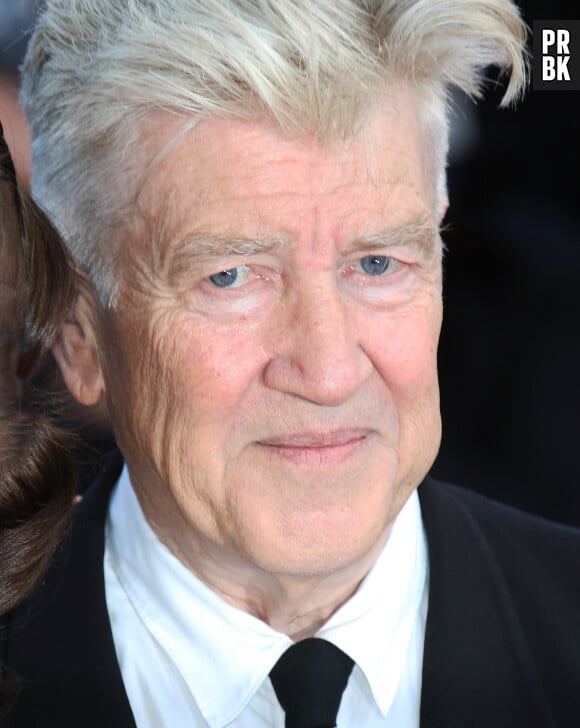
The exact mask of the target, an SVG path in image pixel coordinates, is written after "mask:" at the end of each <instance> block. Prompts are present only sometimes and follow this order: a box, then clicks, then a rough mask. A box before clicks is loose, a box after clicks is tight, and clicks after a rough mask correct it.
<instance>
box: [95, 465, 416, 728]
mask: <svg viewBox="0 0 580 728" xmlns="http://www.w3.org/2000/svg"><path fill="white" fill-rule="evenodd" d="M107 532H108V535H107V539H108V544H107V548H108V550H109V553H110V556H111V563H112V566H113V568H114V570H115V572H116V574H117V578H118V579H119V582H120V583H121V585H122V587H123V589H124V591H125V593H126V595H127V597H128V599H129V601H130V602H131V604H132V606H133V608H134V609H135V612H136V613H137V615H138V617H139V618H140V619H141V620H142V622H143V623H144V624H145V626H146V627H147V629H148V631H149V633H150V634H151V635H152V637H153V639H155V640H156V641H157V643H158V644H159V645H160V646H161V647H162V649H163V650H164V651H165V652H166V654H167V656H168V658H169V659H170V660H172V661H173V663H174V664H175V666H176V668H177V669H178V670H179V672H180V673H181V675H182V677H183V679H184V681H185V682H186V684H187V685H188V687H189V689H190V691H191V693H192V695H193V696H194V698H195V700H196V702H197V705H198V707H199V709H200V711H201V712H202V714H203V716H204V718H205V720H206V721H207V722H208V725H210V726H212V727H217V726H224V725H226V724H227V723H229V722H231V721H233V720H234V719H235V718H236V717H237V716H238V715H239V714H240V713H241V712H242V710H243V709H244V708H245V706H246V705H247V704H248V702H249V701H250V700H251V699H252V697H253V696H254V694H255V692H256V691H257V690H258V688H259V686H260V685H261V684H262V682H263V681H264V680H265V679H266V678H267V676H268V674H269V672H270V670H271V668H272V667H273V665H274V664H275V663H276V661H277V660H278V658H279V657H280V655H281V654H282V653H283V652H284V651H285V650H286V649H287V648H288V647H289V646H290V645H291V644H292V641H291V640H290V638H289V637H288V636H287V635H284V634H281V633H279V632H276V631H275V630H273V629H272V628H271V627H269V626H268V625H267V624H265V623H264V622H262V621H261V620H259V619H257V618H255V617H253V616H252V615H250V614H248V613H246V612H244V611H242V610H240V609H237V608H236V607H234V606H232V605H230V604H229V603H227V602H226V601H224V600H223V599H222V598H221V597H220V596H219V595H218V594H216V593H215V592H214V591H212V590H211V589H209V587H207V586H206V585H205V584H204V583H203V582H201V581H200V580H199V579H198V578H197V577H196V576H195V575H194V574H192V573H191V571H189V569H187V568H186V567H185V566H184V565H183V564H182V563H181V562H180V561H179V560H178V559H177V558H176V557H175V556H174V555H173V554H172V553H171V552H170V551H169V549H167V547H166V546H165V545H164V544H162V543H161V541H159V539H158V538H157V536H156V535H155V533H154V532H153V530H152V529H151V527H150V526H149V524H148V522H147V520H146V518H145V516H144V514H143V512H142V510H141V507H140V505H139V502H138V500H137V498H136V496H135V494H134V491H133V488H132V487H131V483H130V480H129V474H128V470H127V468H126V467H125V468H124V470H123V472H122V474H121V478H120V480H119V483H118V485H117V488H116V490H115V493H114V494H113V499H112V501H111V507H110V511H109V520H108V528H107ZM426 580H427V547H426V542H425V536H424V533H423V528H422V524H421V514H420V508H419V501H418V497H417V494H416V493H413V494H412V496H411V497H410V498H409V500H408V501H407V503H406V504H405V506H404V507H403V509H402V510H401V512H400V513H399V515H398V516H397V518H396V520H395V522H394V523H393V526H392V528H391V532H390V534H389V538H388V540H387V543H386V545H385V547H384V548H383V550H382V552H381V554H380V555H379V558H378V559H377V561H376V562H375V564H374V566H373V568H372V569H371V571H370V572H369V573H368V574H367V576H366V577H365V579H364V580H363V582H362V583H361V584H360V586H359V588H358V590H357V592H356V593H355V594H354V595H353V597H351V599H350V600H349V601H348V602H346V603H345V604H344V605H343V606H342V607H341V608H340V609H339V610H337V612H336V613H335V614H334V615H333V616H332V618H331V619H330V620H329V621H328V622H327V623H326V624H325V625H324V626H323V628H322V629H321V630H320V631H319V632H318V635H317V636H319V637H323V638H325V639H327V640H329V641H330V642H333V643H334V644H336V645H337V646H338V647H340V648H341V649H342V650H343V651H344V652H346V653H347V654H349V655H350V656H351V657H352V659H353V660H354V661H355V662H356V663H357V665H358V666H359V667H360V669H361V670H362V671H363V673H364V675H365V676H366V679H367V680H368V682H369V685H370V687H371V690H372V692H373V696H374V699H375V701H376V703H377V705H378V707H379V709H380V711H381V713H383V715H386V713H387V712H388V709H389V707H390V705H391V703H392V700H393V698H394V694H395V691H396V688H397V685H398V683H399V679H400V675H401V671H402V665H403V664H404V661H405V660H404V658H405V652H406V650H407V649H408V642H409V639H410V633H411V630H412V625H413V624H414V620H415V618H416V616H417V612H418V610H419V609H420V605H421V602H422V600H423V602H424V600H425V595H426ZM369 635H372V638H371V639H369Z"/></svg>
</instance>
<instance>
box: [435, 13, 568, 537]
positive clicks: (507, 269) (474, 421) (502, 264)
mask: <svg viewBox="0 0 580 728" xmlns="http://www.w3.org/2000/svg"><path fill="white" fill-rule="evenodd" d="M521 7H522V10H523V12H524V15H525V18H526V20H527V22H528V24H529V25H530V26H532V23H533V20H544V19H566V18H574V17H576V18H580V5H579V6H577V8H576V10H575V11H574V8H573V5H572V3H569V2H566V3H564V2H558V1H557V0H556V1H555V2H547V0H537V1H530V0H526V1H525V2H522V3H521ZM574 13H575V14H574ZM530 43H531V40H530ZM490 91H491V92H490V93H488V94H487V95H486V99H485V101H484V102H480V103H479V104H478V105H477V106H475V107H473V106H465V105H464V103H463V102H462V100H461V99H459V101H458V108H457V113H456V122H455V125H454V126H455V129H454V138H455V142H456V143H455V144H454V147H453V149H452V155H451V159H450V167H449V193H450V200H451V208H450V211H449V214H448V216H447V220H446V221H447V223H448V225H449V230H448V231H447V232H446V234H445V235H444V237H445V240H446V243H447V245H448V253H447V258H446V263H445V288H444V293H445V315H444V324H443V333H442V338H441V344H440V349H439V362H440V379H441V394H442V415H443V432H444V435H443V444H442V449H441V452H440V455H439V457H438V459H437V462H436V465H435V468H434V472H435V474H436V475H438V476H439V477H442V478H444V479H447V480H451V481H454V482H457V483H461V484H465V485H468V486H469V487H471V488H474V489H476V490H479V491H481V492H484V493H486V494H488V495H490V496H492V497H494V498H497V499H498V500H503V501H506V502H508V503H512V504H514V505H517V506H519V507H521V508H524V509H526V510H529V511H532V512H536V513H540V514H543V515H545V516H547V517H549V518H552V519H555V520H559V521H562V522H569V523H575V524H580V459H579V457H578V456H579V453H580V443H579V442H578V441H579V440H580V377H579V375H580V184H579V170H580V103H579V102H580V92H578V91H533V90H532V89H531V88H530V90H529V91H528V93H527V95H526V98H525V100H524V101H523V102H522V103H520V104H519V105H518V107H517V110H515V111H514V110H498V109H497V106H498V101H499V99H500V97H501V93H500V92H499V90H495V91H494V90H493V85H492V88H491V89H490ZM577 448H578V451H579V452H577V451H576V450H577Z"/></svg>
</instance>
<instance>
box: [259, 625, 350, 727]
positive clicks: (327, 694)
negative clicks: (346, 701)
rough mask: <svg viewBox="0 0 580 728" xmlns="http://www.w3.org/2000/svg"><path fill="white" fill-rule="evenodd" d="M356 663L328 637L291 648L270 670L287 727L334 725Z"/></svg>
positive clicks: (307, 641)
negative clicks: (327, 638) (329, 640)
mask: <svg viewBox="0 0 580 728" xmlns="http://www.w3.org/2000/svg"><path fill="white" fill-rule="evenodd" d="M353 664H354V663H353V661H352V660H351V659H350V657H349V656H348V655H345V654H344V652H342V651H341V650H339V649H338V647H335V646H334V645H333V644H331V643H330V642H327V641H326V640H321V639H316V638H313V637H312V638H309V639H306V640H302V641H301V642H296V643H295V644H293V645H292V647H289V648H288V649H287V650H286V652H285V653H284V654H283V655H282V657H281V658H280V659H279V660H278V662H277V663H276V664H275V665H274V667H273V668H272V671H271V672H270V679H271V680H272V685H273V686H274V690H275V692H276V696H277V698H278V701H279V702H280V705H281V706H282V707H283V708H284V711H285V713H286V728H334V726H336V715H337V713H338V707H339V705H340V701H341V698H342V693H343V692H344V689H345V687H346V683H347V682H348V678H349V675H350V673H351V671H352V666H353Z"/></svg>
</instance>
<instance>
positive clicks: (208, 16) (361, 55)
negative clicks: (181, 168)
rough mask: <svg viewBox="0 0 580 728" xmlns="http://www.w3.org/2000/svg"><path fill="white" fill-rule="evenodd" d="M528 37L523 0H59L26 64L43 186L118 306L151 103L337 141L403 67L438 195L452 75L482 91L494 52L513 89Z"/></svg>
mask: <svg viewBox="0 0 580 728" xmlns="http://www.w3.org/2000/svg"><path fill="white" fill-rule="evenodd" d="M524 42H525V26H524V25H523V23H522V21H521V19H520V16H519V13H518V10H517V7H516V6H515V5H514V4H513V3H512V2H511V0H48V2H47V4H46V8H45V10H44V12H43V13H42V14H41V16H40V18H39V19H38V23H37V26H36V30H35V32H34V34H33V36H32V39H31V42H30V46H29V50H28V54H27V56H26V60H25V63H24V67H23V81H22V100H23V103H24V106H25V110H26V114H27V117H28V121H29V124H30V129H31V134H32V139H33V191H34V194H35V196H36V198H37V199H38V200H39V202H40V203H41V204H42V205H43V206H44V207H45V209H47V211H48V212H49V213H50V214H51V216H52V217H53V219H54V221H55V222H56V224H57V226H58V227H59V228H60V230H61V232H62V233H63V235H64V237H65V239H66V240H67V242H68V244H69V246H70V248H71V251H72V253H73V255H74V257H75V259H76V261H77V263H78V264H79V265H80V266H82V267H83V268H85V269H86V270H87V271H88V273H89V275H90V277H91V279H92V281H93V283H94V285H95V288H96V290H97V293H98V295H99V298H100V300H101V302H102V303H103V304H105V305H106V304H109V305H110V304H112V303H114V300H115V296H116V292H117V285H118V280H117V278H118V276H117V274H116V270H115V267H116V261H117V258H118V252H119V249H120V245H121V244H122V240H123V232H124V230H126V227H127V221H128V217H129V216H130V215H131V204H132V200H134V198H135V193H136V186H137V182H138V178H139V175H140V173H142V172H143V168H142V167H143V163H142V160H140V161H137V160H139V155H137V154H136V153H135V150H136V149H137V148H138V147H137V146H136V145H138V144H139V143H140V141H142V140H140V139H139V128H140V121H141V120H142V119H143V118H144V117H146V116H147V114H149V113H150V112H151V111H152V110H155V109H157V110H159V109H164V110H168V111H179V112H182V113H183V112H185V113H186V114H187V115H188V116H189V118H190V119H191V120H192V122H195V121H196V120H199V119H202V118H205V117H209V116H223V115H229V116H236V117H240V118H255V117H260V116H269V117H272V118H274V119H275V120H276V121H277V122H278V123H279V124H280V125H281V126H282V128H284V129H286V130H288V132H290V133H299V134H300V133H313V132H314V133H316V135H317V136H318V138H319V139H320V140H321V143H324V141H325V140H328V139H330V138H333V137H336V136H337V135H338V136H342V137H346V136H348V135H349V134H351V133H353V132H354V131H355V130H356V128H357V126H358V125H359V124H360V123H361V122H362V121H363V120H364V116H365V114H366V113H368V111H369V109H370V106H371V104H372V102H373V100H375V99H376V98H377V95H378V94H380V92H381V88H384V86H385V84H388V83H389V81H394V80H399V79H405V80H408V81H410V82H412V83H413V84H414V85H415V87H416V88H417V92H418V94H419V99H420V103H421V108H420V113H421V117H422V123H423V127H424V130H425V134H427V135H428V142H429V148H430V149H431V150H432V169H433V184H434V189H435V193H434V194H435V196H436V197H438V198H439V199H440V200H441V198H442V197H444V195H445V160H446V154H447V145H448V141H447V139H448V122H447V113H448V112H447V104H446V91H447V89H448V88H449V87H452V86H456V87H459V88H460V89H462V90H463V91H465V92H466V93H468V94H470V95H472V96H477V95H478V94H479V92H480V88H481V85H482V81H483V74H484V72H485V69H486V68H487V67H488V66H490V65H495V66H498V67H500V68H501V69H503V70H504V71H505V72H506V73H509V81H508V83H507V86H506V90H505V95H504V99H503V103H509V102H510V101H511V100H513V99H515V98H516V97H517V96H518V95H519V94H520V92H521V91H522V89H523V87H524V85H525V81H526V63H525V58H524V51H523V49H524Z"/></svg>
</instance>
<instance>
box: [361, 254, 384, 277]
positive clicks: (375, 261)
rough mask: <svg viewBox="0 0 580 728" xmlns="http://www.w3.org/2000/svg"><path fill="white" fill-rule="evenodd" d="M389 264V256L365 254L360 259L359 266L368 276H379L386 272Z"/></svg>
mask: <svg viewBox="0 0 580 728" xmlns="http://www.w3.org/2000/svg"><path fill="white" fill-rule="evenodd" d="M390 264H391V258H389V257H387V256H386V255H365V257H364V258H361V259H360V267H361V268H362V269H363V271H364V272H365V273H367V274H368V275H369V276H381V275H383V273H386V272H387V270H388V268H389V265H390Z"/></svg>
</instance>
